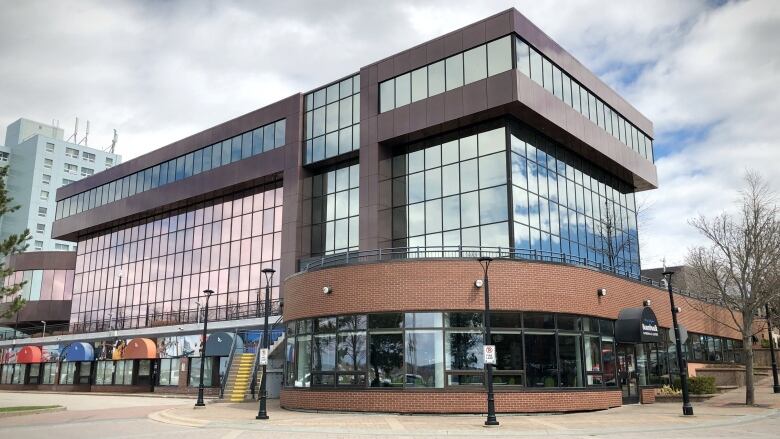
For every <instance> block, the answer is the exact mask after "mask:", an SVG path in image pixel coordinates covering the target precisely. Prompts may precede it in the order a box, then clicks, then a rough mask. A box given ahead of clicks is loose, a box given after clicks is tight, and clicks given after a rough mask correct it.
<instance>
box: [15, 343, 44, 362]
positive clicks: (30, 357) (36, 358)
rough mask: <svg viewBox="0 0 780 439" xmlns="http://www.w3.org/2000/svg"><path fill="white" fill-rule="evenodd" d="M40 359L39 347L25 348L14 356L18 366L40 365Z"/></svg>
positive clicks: (41, 356)
mask: <svg viewBox="0 0 780 439" xmlns="http://www.w3.org/2000/svg"><path fill="white" fill-rule="evenodd" d="M42 358H43V352H42V351H41V347H40V346H25V347H23V348H22V349H20V350H19V352H18V353H17V354H16V362H17V363H19V364H30V363H40V362H41V359H42Z"/></svg>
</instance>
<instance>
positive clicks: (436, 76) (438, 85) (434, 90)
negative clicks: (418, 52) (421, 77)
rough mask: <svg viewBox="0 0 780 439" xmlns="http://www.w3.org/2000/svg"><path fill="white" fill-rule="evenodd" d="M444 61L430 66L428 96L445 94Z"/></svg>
mask: <svg viewBox="0 0 780 439" xmlns="http://www.w3.org/2000/svg"><path fill="white" fill-rule="evenodd" d="M444 82H445V81H444V61H439V62H436V63H433V64H431V65H429V66H428V96H434V95H437V94H439V93H444V89H445V87H444Z"/></svg>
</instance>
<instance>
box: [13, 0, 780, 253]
mask: <svg viewBox="0 0 780 439" xmlns="http://www.w3.org/2000/svg"><path fill="white" fill-rule="evenodd" d="M511 6H514V7H516V8H518V9H519V10H520V11H521V12H522V13H523V14H525V15H526V16H527V17H529V18H530V19H531V20H532V21H533V22H535V23H536V24H537V25H538V26H539V27H541V28H542V30H544V31H545V32H546V33H547V34H548V35H550V36H551V37H552V38H553V39H554V40H556V41H558V42H559V43H560V44H561V45H562V46H563V47H564V48H566V49H567V50H568V51H569V52H571V53H572V54H573V55H574V56H575V57H577V58H578V59H579V60H580V61H581V62H583V63H584V64H585V65H586V66H587V67H589V68H590V69H591V70H593V71H594V72H596V73H597V74H598V75H599V76H600V77H601V78H602V79H603V80H604V81H606V82H607V83H608V84H609V85H610V86H612V87H613V88H615V89H616V90H617V91H618V93H620V94H622V95H623V96H625V97H626V98H627V99H628V101H629V102H631V103H632V104H634V105H635V106H636V107H637V108H638V109H639V110H640V111H641V112H643V113H644V114H645V115H647V116H648V117H649V118H650V119H651V120H652V121H653V122H654V123H655V132H656V141H655V151H656V157H657V160H656V164H657V166H658V173H659V179H660V185H661V188H660V189H658V190H654V191H649V192H646V193H642V194H641V196H640V197H639V198H640V200H641V202H642V204H643V205H645V206H647V208H646V214H644V215H643V217H644V218H643V220H642V222H641V223H640V224H641V225H640V227H642V228H641V229H640V236H641V241H642V263H643V264H642V265H643V266H644V267H653V266H659V265H660V263H661V262H660V261H661V258H663V257H666V258H667V261H668V263H671V264H674V263H680V262H682V261H683V259H684V255H685V253H686V251H687V248H688V247H690V246H692V245H696V244H697V243H700V242H701V239H700V238H699V236H698V235H697V234H696V233H695V232H694V231H693V230H692V229H691V227H690V226H688V224H687V220H688V219H689V218H691V217H694V216H696V215H698V214H699V213H704V214H707V215H712V214H714V213H717V212H720V211H722V210H723V209H726V208H728V207H729V205H731V204H733V202H734V201H735V199H736V197H737V192H736V189H737V188H738V187H739V185H740V184H741V178H742V174H743V172H744V171H745V169H748V168H751V169H755V170H758V171H759V172H761V173H763V174H764V175H765V176H766V177H769V178H772V179H775V180H777V177H780V148H779V147H778V145H779V143H778V139H780V2H777V1H773V0H766V1H740V2H724V1H695V0H686V1H676V0H654V1H648V2H639V1H630V2H615V1H612V0H605V1H595V0H593V1H576V2H575V1H561V2H554V1H515V2H512V1H506V0H505V1H493V0H491V1H480V2H473V1H468V2H458V1H454V0H448V1H435V0H434V1H426V0H413V1H405V0H403V1H399V0H396V1H393V2H383V1H368V0H362V1H353V0H340V1H314V0H310V1H295V0H288V1H284V2H278V1H277V2H259V1H246V2H226V1H220V2H205V1H204V2H199V1H192V0H188V1H166V2H156V1H148V2H147V1H126V2H125V1H111V2H105V1H73V2H61V1H47V2H44V1H31V0H27V1H24V2H10V1H9V2H8V3H6V4H5V6H4V7H3V12H2V14H0V139H4V138H5V132H4V131H5V126H6V125H8V124H9V123H11V122H13V121H14V120H16V119H17V118H19V117H27V118H31V119H35V120H39V121H42V122H51V121H53V120H58V121H59V124H60V126H62V127H64V128H65V130H66V133H67V134H66V136H67V135H69V134H70V133H72V131H73V128H72V127H73V123H74V120H75V117H77V116H78V117H79V118H80V119H81V120H82V121H84V120H87V119H88V120H90V122H91V134H90V146H94V147H105V146H107V145H108V144H109V143H110V141H111V136H112V129H114V128H116V129H117V130H118V131H119V144H118V152H119V153H121V154H122V155H123V156H124V158H125V159H129V158H133V157H136V156H138V155H140V154H143V153H145V152H148V151H150V150H152V149H155V148H158V147H160V146H164V145H166V144H168V143H170V142H173V141H175V140H177V139H180V138H182V137H184V136H187V135H189V134H192V133H194V132H197V131H200V130H203V129H205V128H207V127H210V126H212V125H215V124H218V123H220V122H223V121H225V120H228V119H231V118H233V117H235V116H238V115H241V114H244V113H246V112H249V111H251V110H254V109H256V108H259V107H262V106H264V105H266V104H268V103H271V102H274V101H276V100H278V99H280V98H284V97H286V96H289V95H291V94H293V93H295V92H298V91H306V90H310V89H312V88H314V87H316V86H318V85H321V84H323V83H325V82H328V81H330V80H333V79H336V78H338V77H341V76H344V75H346V74H349V73H352V72H355V71H357V70H358V69H359V67H360V66H363V65H366V64H368V63H370V62H373V61H375V60H377V59H380V58H384V57H385V56H388V55H391V54H393V53H395V52H398V51H400V50H403V49H406V48H408V47H410V46H412V45H415V44H419V43H421V42H423V41H426V40H428V39H431V38H433V37H436V36H438V35H440V34H442V33H445V32H448V31H451V30H454V29H457V28H459V27H461V26H464V25H466V24H468V23H471V22H473V21H476V20H479V19H481V18H484V17H486V16H488V15H491V14H494V13H496V12H499V11H501V10H504V9H506V8H508V7H511ZM81 130H82V132H83V122H82V128H81ZM775 188H776V189H777V185H776V186H775Z"/></svg>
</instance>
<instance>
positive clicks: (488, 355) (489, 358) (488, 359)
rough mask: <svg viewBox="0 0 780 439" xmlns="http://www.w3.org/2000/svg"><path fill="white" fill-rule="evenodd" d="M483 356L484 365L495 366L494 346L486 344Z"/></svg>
mask: <svg viewBox="0 0 780 439" xmlns="http://www.w3.org/2000/svg"><path fill="white" fill-rule="evenodd" d="M483 354H484V356H485V364H492V365H494V366H495V364H496V346H495V345H492V344H487V345H485V346H484V348H483Z"/></svg>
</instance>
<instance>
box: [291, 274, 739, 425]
mask: <svg viewBox="0 0 780 439" xmlns="http://www.w3.org/2000/svg"><path fill="white" fill-rule="evenodd" d="M481 277H482V269H481V267H480V265H479V264H478V263H477V262H476V261H473V260H472V261H469V260H463V259H426V260H403V261H388V262H379V263H367V264H358V265H350V266H342V267H334V268H328V269H324V270H319V271H313V272H310V273H297V274H295V275H293V276H290V277H288V278H287V279H285V281H284V288H283V289H284V300H285V304H284V320H285V321H291V320H296V319H301V318H309V317H318V316H333V315H339V314H360V313H372V312H383V311H447V310H481V309H483V307H484V303H483V295H484V292H483V291H482V290H481V289H477V288H476V287H475V286H474V281H475V280H476V279H480V278H481ZM325 286H328V287H330V288H332V293H331V294H328V295H325V294H323V292H322V288H323V287H325ZM599 288H606V289H607V295H606V297H599V296H598V295H597V293H596V290H597V289H599ZM645 299H650V300H651V301H652V305H651V307H652V308H653V311H654V312H655V314H656V316H657V317H658V321H659V323H660V325H661V326H664V327H667V328H668V327H671V325H672V317H671V312H670V309H669V296H668V293H667V292H666V291H665V290H661V289H658V288H654V287H651V286H648V285H644V284H641V283H638V282H633V281H630V280H628V279H625V278H622V277H619V276H613V275H610V274H606V273H601V272H598V271H594V270H590V269H586V268H581V267H575V266H570V265H564V264H554V263H540V262H527V261H494V262H492V263H491V265H490V306H491V309H493V310H504V311H511V310H523V311H546V312H555V313H571V314H581V315H591V316H598V317H603V318H609V319H616V318H617V316H618V313H619V312H620V310H621V309H623V308H628V307H638V306H642V303H643V301H644V300H645ZM675 302H676V305H678V306H680V307H681V308H682V313H681V314H680V315H679V318H680V322H681V323H682V324H683V325H685V326H686V327H687V328H688V330H689V331H691V332H698V333H704V334H713V335H719V336H725V337H732V338H739V334H738V333H736V332H735V331H733V330H731V329H729V328H727V327H725V326H723V325H721V324H718V323H716V322H715V321H714V320H712V319H711V318H709V317H707V315H705V314H704V313H702V312H700V311H696V309H695V308H694V306H693V304H694V302H695V301H694V299H690V298H687V297H683V296H679V295H678V296H676V297H675ZM697 305H701V304H697ZM707 313H708V314H712V315H716V316H719V318H722V319H724V320H722V321H728V320H727V319H728V318H730V317H729V316H728V315H727V311H725V310H723V309H718V308H717V307H714V306H712V305H710V307H709V309H708V310H707ZM650 392H652V390H650V391H646V392H643V393H645V394H646V395H644V396H645V399H649V393H650ZM281 404H282V407H285V408H291V409H307V410H345V411H371V412H397V413H484V412H485V393H484V391H472V392H464V391H462V390H457V389H438V390H431V391H419V390H415V391H403V390H394V391H388V390H378V389H376V390H375V389H360V390H354V389H349V390H341V389H295V388H283V389H282V392H281ZM619 405H621V393H620V391H619V390H617V389H596V390H594V389H587V390H573V391H572V390H568V391H567V390H561V391H539V390H535V389H534V390H532V389H522V390H518V391H510V390H503V389H502V390H498V391H497V392H496V407H497V411H499V412H505V413H506V412H563V411H583V410H600V409H606V408H610V407H616V406H619Z"/></svg>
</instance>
